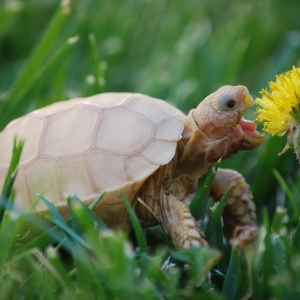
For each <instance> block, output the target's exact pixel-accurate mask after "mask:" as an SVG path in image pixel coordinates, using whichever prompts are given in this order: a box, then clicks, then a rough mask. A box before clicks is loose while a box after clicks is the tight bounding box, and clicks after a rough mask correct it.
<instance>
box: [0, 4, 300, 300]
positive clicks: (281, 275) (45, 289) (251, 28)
mask: <svg viewBox="0 0 300 300" xmlns="http://www.w3.org/2000/svg"><path fill="white" fill-rule="evenodd" d="M64 3H65V4H64V5H62V4H60V3H59V1H55V0H52V1H45V2H43V1H42V2H40V1H36V0H23V1H15V2H13V1H4V2H1V3H0V130H2V129H3V128H4V127H5V126H6V125H7V124H8V122H9V121H10V120H12V119H14V118H17V117H19V116H21V115H23V114H25V113H27V112H29V111H32V110H33V109H36V108H39V107H43V106H45V105H48V104H50V103H53V102H55V101H60V100H63V99H69V98H73V97H76V96H88V95H92V94H96V93H100V92H110V91H114V92H118V91H133V92H141V93H146V94H149V95H151V96H153V97H157V98H161V99H165V100H167V101H169V102H170V103H172V104H174V105H176V106H177V107H179V108H180V109H182V110H183V111H184V112H186V113H187V112H188V111H189V110H190V109H191V108H193V107H195V106H196V105H197V104H198V103H199V101H201V100H202V99H203V98H204V97H205V96H206V95H207V94H209V93H211V92H213V91H214V90H216V89H217V88H218V87H220V86H221V85H224V84H232V85H236V84H243V85H246V86H247V87H248V88H249V90H250V92H251V94H252V95H253V96H254V97H256V96H258V95H259V94H258V92H259V90H260V89H261V88H265V87H266V86H267V83H268V81H270V80H273V79H274V77H275V75H276V74H277V73H279V72H282V71H285V70H288V69H290V68H291V66H292V65H296V66H299V63H300V33H299V31H300V25H299V22H298V19H299V18H298V8H299V3H298V0H289V1H287V2H286V1H276V2H275V1H267V0H251V1H250V0H246V1H229V0H224V1H218V0H215V1H213V2H207V1H198V0H190V1H181V2H180V1H175V0H160V1H158V0H153V1H131V0H125V1H118V0H103V1H96V0H95V1H94V0H86V1H79V0H75V1H72V2H70V4H67V2H64ZM253 112H254V109H251V110H250V111H249V112H248V114H247V116H246V117H247V118H250V119H254V115H253ZM284 145H285V137H283V138H278V137H274V138H270V137H269V136H268V137H267V139H266V141H265V142H264V144H263V145H262V146H261V147H260V148H259V149H256V150H255V151H251V152H247V151H245V152H243V153H239V154H238V155H237V156H235V157H234V158H232V159H229V160H226V161H222V162H221V165H220V166H221V167H230V168H233V169H236V170H238V171H240V172H241V173H242V174H244V176H245V177H246V179H247V181H248V183H249V184H250V186H251V189H252V191H253V195H254V201H255V203H256V206H257V214H258V220H257V224H258V226H259V228H260V235H259V237H258V240H257V243H256V244H255V246H253V247H246V248H237V249H230V248H229V247H228V245H227V244H226V243H224V241H223V232H222V226H221V221H220V218H219V217H218V215H219V214H220V211H219V210H221V208H222V207H221V206H220V208H219V210H215V211H214V213H212V214H211V216H210V221H209V222H208V223H207V225H206V224H205V226H204V227H205V228H204V230H207V234H208V235H209V237H210V238H209V242H210V245H211V246H212V248H215V249H219V250H218V251H217V250H212V249H191V250H190V251H188V252H179V253H178V252H176V251H175V250H174V248H173V247H172V245H171V242H170V240H169V239H167V241H165V239H161V238H160V237H161V235H162V234H161V232H160V229H159V228H156V229H153V230H152V231H149V232H148V233H147V234H146V236H145V237H146V238H145V237H144V235H142V229H141V228H140V227H139V225H138V223H137V222H135V223H136V225H135V234H136V237H135V238H134V239H133V240H136V241H137V244H136V245H135V242H132V241H131V240H130V239H129V237H128V236H127V235H125V234H124V233H119V232H117V233H116V232H111V231H110V230H108V229H107V228H105V224H103V222H102V221H101V220H100V219H99V218H98V217H97V216H96V215H95V214H94V213H93V212H92V207H91V208H88V207H86V206H84V205H83V204H81V202H80V201H79V200H78V199H77V198H74V199H72V201H71V200H69V202H68V203H69V209H70V212H71V218H70V220H67V221H65V220H63V219H62V218H61V216H60V215H59V213H58V212H57V211H56V210H55V208H53V207H49V211H51V213H52V216H51V217H48V219H50V220H51V221H52V222H53V223H54V224H56V226H55V227H54V228H49V223H48V221H46V220H41V219H38V218H37V217H35V216H32V215H31V214H30V213H24V212H20V211H18V210H17V209H16V208H14V206H13V199H14V196H15V192H14V191H13V189H12V185H13V181H14V177H15V171H14V169H15V167H16V165H17V162H18V157H19V155H20V151H21V148H22V145H21V144H20V143H17V144H16V151H15V156H14V161H13V162H12V169H11V172H10V174H9V176H8V179H7V182H6V184H5V188H4V190H3V192H2V196H1V202H0V203H1V207H0V222H1V228H0V245H1V247H0V298H1V299H19V298H25V299H31V298H45V299H51V298H53V299H57V298H58V297H60V298H64V299H69V298H72V299H76V298H79V297H80V298H82V297H87V296H86V295H88V297H89V298H92V299H93V298H95V299H118V298H119V299H121V298H136V299H168V298H170V299H183V298H186V299H189V298H191V299H194V298H196V297H198V298H199V299H242V298H247V297H248V296H249V295H250V294H252V295H253V296H252V297H253V299H268V298H274V299H283V298H284V299H297V298H299V296H300V288H299V279H300V256H299V245H300V225H299V211H300V202H299V201H300V200H299V199H300V193H299V186H300V179H299V178H300V177H299V166H298V164H297V162H296V159H295V156H294V154H293V153H292V151H291V150H289V151H288V152H287V153H285V154H284V155H282V156H280V157H279V156H278V153H279V152H280V151H281V150H282V149H283V147H284ZM1 146H2V145H1ZM274 170H276V171H274ZM212 177H213V174H211V175H209V176H208V177H207V180H206V181H205V183H203V184H201V185H200V187H201V188H200V189H199V191H198V199H199V202H198V204H197V205H196V207H199V205H200V204H201V210H200V212H199V211H197V209H196V208H192V210H193V214H194V215H196V216H197V217H200V219H201V220H203V218H204V215H205V213H207V212H209V211H210V210H209V207H208V206H209V205H210V203H211V202H210V201H209V200H208V199H207V196H206V195H207V191H208V187H209V181H210V180H211V179H212ZM50 200H51V199H50ZM98 200H99V199H98ZM44 201H45V202H46V203H48V205H51V204H49V202H47V199H44ZM99 201H101V200H99ZM124 201H125V202H126V199H124ZM225 202H226V199H225V200H224V203H225ZM24 228H25V229H26V228H30V230H35V231H36V232H37V234H36V239H34V240H32V241H27V240H26V230H24ZM21 232H22V233H21ZM151 232H152V233H151ZM153 232H154V233H156V234H157V235H156V236H153ZM164 238H165V237H164ZM167 238H168V237H167ZM132 243H133V244H134V246H133V244H132ZM220 253H222V255H220ZM186 263H188V264H189V265H190V267H189V268H187V267H186ZM162 266H163V267H162ZM209 271H210V278H211V281H210V282H208V281H207V280H206V279H207V276H208V272H209ZM198 298H197V299H198Z"/></svg>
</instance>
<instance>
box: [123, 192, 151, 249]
mask: <svg viewBox="0 0 300 300" xmlns="http://www.w3.org/2000/svg"><path fill="white" fill-rule="evenodd" d="M120 195H121V198H122V200H123V202H124V205H125V207H126V209H127V211H128V215H129V218H130V220H131V222H132V226H133V229H134V232H135V235H136V238H137V241H138V244H139V247H140V249H141V251H147V248H148V245H147V241H146V239H145V236H144V233H143V229H142V227H141V224H140V222H139V220H138V218H137V216H136V214H135V212H134V210H133V209H132V207H131V205H130V202H129V200H128V199H127V197H126V196H125V194H124V193H123V192H122V191H120Z"/></svg>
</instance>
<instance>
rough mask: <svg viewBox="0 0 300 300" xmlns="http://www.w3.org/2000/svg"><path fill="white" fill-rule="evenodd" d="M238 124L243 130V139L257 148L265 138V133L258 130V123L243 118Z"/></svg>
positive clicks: (252, 147)
mask: <svg viewBox="0 0 300 300" xmlns="http://www.w3.org/2000/svg"><path fill="white" fill-rule="evenodd" d="M238 126H240V127H241V130H242V131H243V140H245V141H247V144H250V145H251V149H254V148H257V147H258V146H259V145H260V144H261V143H262V142H263V141H264V139H265V135H264V134H262V133H260V132H258V131H257V130H256V123H255V122H254V121H250V120H246V119H245V118H244V117H242V118H241V120H240V123H239V124H238Z"/></svg>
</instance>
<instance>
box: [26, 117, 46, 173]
mask: <svg viewBox="0 0 300 300" xmlns="http://www.w3.org/2000/svg"><path fill="white" fill-rule="evenodd" d="M48 123H49V117H47V118H46V120H45V123H44V128H43V131H42V134H41V139H40V145H39V153H38V156H39V157H41V156H42V153H43V145H44V140H45V135H46V130H47V125H48ZM32 163H33V162H31V163H30V164H28V165H31V164H32ZM26 167H27V166H26Z"/></svg>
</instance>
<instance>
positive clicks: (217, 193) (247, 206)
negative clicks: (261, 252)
mask: <svg viewBox="0 0 300 300" xmlns="http://www.w3.org/2000/svg"><path fill="white" fill-rule="evenodd" d="M230 184H232V190H231V193H230V195H229V199H228V202H227V205H226V207H225V209H224V212H223V222H224V231H225V235H226V238H227V240H228V242H229V243H230V244H231V245H234V244H236V245H246V244H248V243H252V242H253V241H254V240H255V238H256V236H257V234H258V228H257V226H256V225H255V219H256V214H255V211H256V208H255V204H254V202H253V201H252V198H253V196H252V194H251V191H250V189H249V185H248V184H247V183H246V181H245V179H244V177H243V176H242V175H241V174H240V173H238V172H236V171H234V170H229V169H218V171H217V173H216V176H215V179H214V181H213V183H212V186H211V190H210V196H211V197H212V198H214V199H215V200H216V201H219V200H220V199H221V198H222V196H223V195H224V193H225V191H226V190H227V189H228V187H229V186H230Z"/></svg>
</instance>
